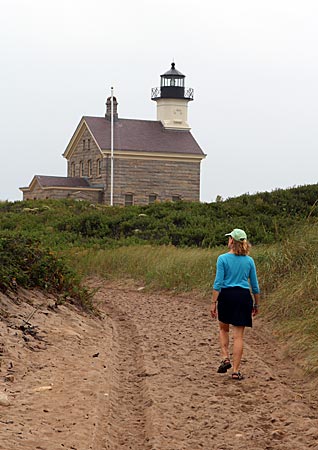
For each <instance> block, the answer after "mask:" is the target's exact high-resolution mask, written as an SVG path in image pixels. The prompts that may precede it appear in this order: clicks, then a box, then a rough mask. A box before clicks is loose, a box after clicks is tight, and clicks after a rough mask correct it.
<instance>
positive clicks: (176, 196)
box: [172, 195, 181, 202]
mask: <svg viewBox="0 0 318 450" xmlns="http://www.w3.org/2000/svg"><path fill="white" fill-rule="evenodd" d="M172 201H173V202H180V201H181V195H173V196H172Z"/></svg>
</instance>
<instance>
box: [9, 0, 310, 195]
mask: <svg viewBox="0 0 318 450" xmlns="http://www.w3.org/2000/svg"><path fill="white" fill-rule="evenodd" d="M0 7H1V9H0V11H1V16H0V53H1V77H0V80H1V81H0V119H1V120H0V124H1V125H0V126H1V143H0V151H1V166H0V200H20V199H22V193H21V192H20V191H19V189H18V188H19V187H20V186H26V185H28V184H29V182H30V181H31V179H32V177H33V175H35V174H38V175H60V176H65V175H66V160H64V158H63V157H62V156H61V155H62V153H63V152H64V150H65V148H66V146H67V144H68V142H69V140H70V138H71V136H72V134H73V132H74V130H75V128H76V126H77V124H78V122H79V121H80V118H81V117H82V116H83V115H92V116H103V115H104V113H105V100H106V97H107V96H109V95H110V87H111V86H112V85H113V86H114V89H115V95H116V97H117V99H118V103H119V106H118V112H119V116H120V117H123V118H132V119H149V120H156V103H155V102H152V101H151V100H150V91H151V88H152V87H155V86H159V81H160V74H162V73H163V72H165V71H166V70H168V69H169V68H170V63H171V62H172V60H173V59H174V61H175V63H176V68H177V69H178V70H180V71H181V72H183V73H184V74H185V75H186V85H187V87H192V88H194V95H195V100H194V101H193V102H191V103H189V116H188V118H189V123H190V125H191V127H192V133H193V135H194V137H195V138H196V140H197V141H198V143H199V144H200V146H201V147H202V149H203V151H204V152H205V153H206V154H207V158H206V159H205V160H203V162H202V166H201V167H202V170H201V200H202V201H205V202H210V201H214V200H215V198H216V196H217V195H221V196H222V197H223V198H227V197H233V196H237V195H240V194H243V193H247V192H249V193H255V192H262V191H271V190H273V189H276V188H287V187H292V186H298V185H303V184H314V183H317V179H318V164H317V163H318V158H317V146H318V126H317V122H318V120H317V119H318V81H317V80H318V2H317V0H266V1H265V0H263V1H257V0H226V1H220V0H218V1H215V0H201V1H200V2H198V1H194V0H193V1H192V0H183V1H178V2H177V1H175V2H172V1H171V0H169V1H168V0H160V1H157V0H154V1H153V0H114V1H112V2H111V1H109V0H90V1H87V0H85V1H84V0H54V1H51V0H0Z"/></svg>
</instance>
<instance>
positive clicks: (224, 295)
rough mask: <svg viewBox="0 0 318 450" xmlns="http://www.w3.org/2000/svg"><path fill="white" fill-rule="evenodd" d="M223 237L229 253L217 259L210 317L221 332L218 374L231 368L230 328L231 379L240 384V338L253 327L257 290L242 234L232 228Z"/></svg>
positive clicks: (252, 263)
mask: <svg viewBox="0 0 318 450" xmlns="http://www.w3.org/2000/svg"><path fill="white" fill-rule="evenodd" d="M225 236H229V240H228V244H227V246H228V249H229V252H228V253H224V254H223V255H220V256H219V257H218V259H217V263H216V276H215V280H214V284H213V294H212V306H211V315H212V318H214V319H216V318H218V320H219V328H220V344H221V353H222V361H221V364H220V366H219V368H218V373H226V372H227V371H228V369H230V368H231V367H232V364H231V361H230V355H229V328H230V325H233V373H232V379H233V380H242V379H243V375H242V374H241V372H240V371H239V367H240V363H241V358H242V354H243V335H244V330H245V327H251V326H252V316H255V315H256V314H257V312H258V303H259V297H260V296H259V292H260V290H259V285H258V280H257V274H256V267H255V263H254V260H253V258H251V257H250V256H248V254H249V250H250V247H251V246H250V244H249V242H248V241H247V236H246V233H245V231H244V230H241V229H239V228H235V229H234V230H233V231H231V233H227V234H226V235H225ZM251 290H252V294H253V296H252V294H251Z"/></svg>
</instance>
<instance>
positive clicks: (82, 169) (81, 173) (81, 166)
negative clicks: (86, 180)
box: [79, 161, 84, 177]
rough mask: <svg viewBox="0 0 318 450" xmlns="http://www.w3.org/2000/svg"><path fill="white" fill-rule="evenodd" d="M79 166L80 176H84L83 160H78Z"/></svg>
mask: <svg viewBox="0 0 318 450" xmlns="http://www.w3.org/2000/svg"><path fill="white" fill-rule="evenodd" d="M79 166H80V177H83V176H84V162H83V161H80V163H79Z"/></svg>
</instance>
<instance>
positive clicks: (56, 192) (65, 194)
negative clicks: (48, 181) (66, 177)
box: [23, 184, 102, 203]
mask: <svg viewBox="0 0 318 450" xmlns="http://www.w3.org/2000/svg"><path fill="white" fill-rule="evenodd" d="M101 195H102V193H101V192H98V191H84V190H82V191H81V189H80V188H79V189H77V190H74V189H67V188H65V189H42V188H41V187H40V186H39V185H38V184H36V185H35V187H34V189H32V191H29V192H23V200H45V199H48V198H50V199H51V198H52V199H56V200H58V199H62V198H72V199H75V198H76V199H78V200H87V201H89V202H92V203H100V202H101V201H102V197H101Z"/></svg>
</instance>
